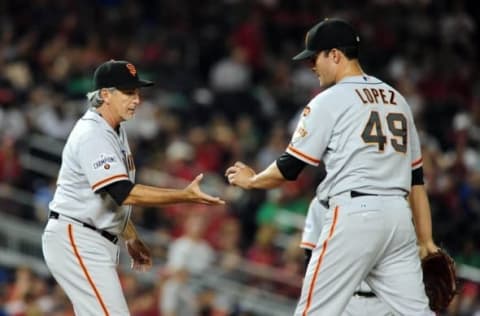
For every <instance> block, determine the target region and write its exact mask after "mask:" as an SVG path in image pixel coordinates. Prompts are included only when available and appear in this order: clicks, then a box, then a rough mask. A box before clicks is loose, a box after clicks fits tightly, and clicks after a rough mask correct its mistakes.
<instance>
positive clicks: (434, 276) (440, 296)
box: [422, 249, 457, 312]
mask: <svg viewBox="0 0 480 316" xmlns="http://www.w3.org/2000/svg"><path fill="white" fill-rule="evenodd" d="M422 270H423V283H424V284H425V292H426V293H427V296H428V299H429V302H430V308H431V309H432V311H434V312H438V311H441V310H444V309H445V308H447V307H448V305H449V304H450V302H451V301H452V299H453V297H454V296H455V294H456V293H457V275H456V271H455V261H453V259H452V257H450V256H449V255H448V254H447V253H446V252H445V251H444V250H442V249H439V250H438V252H435V253H432V254H429V255H427V256H426V257H425V258H423V259H422Z"/></svg>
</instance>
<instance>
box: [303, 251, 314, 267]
mask: <svg viewBox="0 0 480 316" xmlns="http://www.w3.org/2000/svg"><path fill="white" fill-rule="evenodd" d="M303 251H304V254H305V271H307V267H308V263H309V262H310V258H312V250H311V249H303Z"/></svg>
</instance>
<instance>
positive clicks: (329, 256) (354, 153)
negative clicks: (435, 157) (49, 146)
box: [287, 75, 434, 316]
mask: <svg viewBox="0 0 480 316" xmlns="http://www.w3.org/2000/svg"><path fill="white" fill-rule="evenodd" d="M287 152H288V153H289V154H291V155H293V156H295V157H296V158H298V159H300V160H302V161H304V162H305V163H308V164H311V165H315V166H316V165H318V164H319V163H320V161H323V162H324V164H325V167H326V172H327V175H326V177H325V179H324V180H323V181H322V182H321V183H320V185H319V187H318V189H317V198H318V200H320V201H323V200H328V202H329V206H330V208H329V209H328V211H327V212H326V214H325V216H324V218H323V220H324V224H323V228H322V230H321V232H320V236H319V239H318V241H317V243H316V246H315V248H313V250H312V256H311V259H310V263H309V265H308V267H307V271H306V273H305V279H304V283H303V286H302V293H301V295H300V299H299V301H298V304H297V308H296V311H295V315H299V316H300V315H301V316H307V315H341V313H342V312H343V311H344V310H345V308H346V306H347V305H348V302H349V301H350V300H351V299H352V294H353V293H354V292H355V291H356V290H357V289H356V287H357V285H358V284H360V283H361V281H362V280H365V281H366V282H367V283H368V284H369V285H370V287H371V288H372V289H373V291H374V292H375V293H376V295H377V296H378V297H379V298H380V299H381V300H382V301H383V302H385V303H386V304H387V305H388V306H389V307H390V309H391V310H392V311H393V312H394V313H395V314H398V315H411V316H414V315H415V316H427V315H428V316H431V315H434V313H433V312H432V311H430V309H429V307H428V298H427V296H426V294H425V288H424V285H423V281H422V271H421V267H420V259H419V257H418V251H417V240H416V234H415V228H414V226H413V224H412V212H411V209H410V207H409V204H408V202H407V200H406V199H405V197H406V195H407V194H408V193H409V192H410V189H411V181H412V170H413V169H415V168H419V167H421V166H422V157H421V151H420V143H419V140H418V135H417V131H416V128H415V124H414V122H413V117H412V114H411V111H410V108H409V106H408V104H407V102H406V101H405V99H404V98H403V97H402V95H401V94H400V93H399V92H398V91H396V90H395V89H394V88H392V87H391V86H389V85H388V84H386V83H384V82H382V81H380V80H379V79H377V78H374V77H371V76H367V75H361V76H351V77H346V78H344V79H343V80H341V81H339V82H338V83H336V84H335V85H333V86H331V87H330V88H328V89H326V90H324V91H323V92H322V93H320V94H319V95H317V96H316V97H314V98H313V99H312V100H311V102H309V104H308V105H307V106H306V107H305V109H304V111H303V113H302V116H301V119H300V121H299V123H298V126H297V129H296V131H295V133H294V135H293V136H292V140H291V142H290V144H289V146H288V148H287ZM355 191H356V192H355Z"/></svg>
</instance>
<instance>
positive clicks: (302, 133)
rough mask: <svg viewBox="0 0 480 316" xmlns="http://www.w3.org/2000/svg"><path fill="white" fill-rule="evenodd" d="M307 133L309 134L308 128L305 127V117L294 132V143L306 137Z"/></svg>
mask: <svg viewBox="0 0 480 316" xmlns="http://www.w3.org/2000/svg"><path fill="white" fill-rule="evenodd" d="M307 135H308V132H307V129H306V127H305V122H304V120H303V119H301V120H300V121H299V122H298V125H297V129H296V130H295V132H294V133H293V136H292V144H295V143H296V142H298V141H299V140H301V139H302V138H305V137H306V136H307Z"/></svg>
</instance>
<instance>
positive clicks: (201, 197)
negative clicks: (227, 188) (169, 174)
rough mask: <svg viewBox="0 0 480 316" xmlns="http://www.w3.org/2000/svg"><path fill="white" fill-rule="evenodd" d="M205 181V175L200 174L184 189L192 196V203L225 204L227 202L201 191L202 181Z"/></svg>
mask: <svg viewBox="0 0 480 316" xmlns="http://www.w3.org/2000/svg"><path fill="white" fill-rule="evenodd" d="M202 179H203V173H201V174H199V175H198V176H197V177H196V178H195V179H193V181H192V182H190V184H189V185H188V186H187V187H186V188H185V189H184V190H185V191H187V192H188V193H189V194H190V195H191V196H192V202H194V203H201V204H210V205H212V204H225V201H223V200H222V199H220V198H219V197H214V196H211V195H209V194H206V193H205V192H203V191H202V190H201V189H200V181H202Z"/></svg>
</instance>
